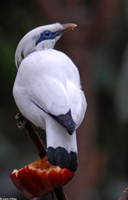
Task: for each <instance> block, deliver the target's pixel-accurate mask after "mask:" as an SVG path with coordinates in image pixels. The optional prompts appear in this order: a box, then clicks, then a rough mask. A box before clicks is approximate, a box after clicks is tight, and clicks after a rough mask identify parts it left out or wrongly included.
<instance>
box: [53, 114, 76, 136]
mask: <svg viewBox="0 0 128 200" xmlns="http://www.w3.org/2000/svg"><path fill="white" fill-rule="evenodd" d="M50 116H51V117H53V118H54V119H55V120H56V121H57V122H58V123H59V124H61V125H62V126H63V127H64V128H66V129H67V131H68V133H69V134H70V135H72V134H73V133H74V131H75V129H76V123H75V122H74V121H73V119H72V115H71V110H69V111H68V112H67V113H66V114H62V115H58V116H55V115H52V114H50Z"/></svg>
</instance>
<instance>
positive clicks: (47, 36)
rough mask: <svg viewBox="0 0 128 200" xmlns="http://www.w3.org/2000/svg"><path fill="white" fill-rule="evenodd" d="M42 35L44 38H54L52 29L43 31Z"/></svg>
mask: <svg viewBox="0 0 128 200" xmlns="http://www.w3.org/2000/svg"><path fill="white" fill-rule="evenodd" d="M42 36H43V39H45V40H46V39H52V33H51V31H44V32H43V33H42Z"/></svg>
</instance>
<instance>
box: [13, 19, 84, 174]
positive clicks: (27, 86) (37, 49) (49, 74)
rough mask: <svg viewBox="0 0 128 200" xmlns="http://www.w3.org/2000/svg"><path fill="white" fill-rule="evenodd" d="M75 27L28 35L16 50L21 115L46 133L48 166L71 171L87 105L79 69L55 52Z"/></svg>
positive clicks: (49, 28)
mask: <svg viewBox="0 0 128 200" xmlns="http://www.w3.org/2000/svg"><path fill="white" fill-rule="evenodd" d="M75 27H76V25H75V24H71V23H67V24H60V23H55V24H50V25H45V26H40V27H38V28H35V29H33V30H32V31H30V32H28V33H27V34H26V35H25V36H24V37H23V38H22V40H21V41H20V43H19V44H18V47H17V49H16V53H15V63H16V66H17V69H18V71H17V76H16V79H15V83H14V87H13V96H14V99H15V102H16V104H17V107H18V108H19V110H20V112H21V113H22V115H23V116H24V117H25V118H26V119H28V120H29V121H31V122H32V123H33V124H34V125H36V126H38V127H40V128H42V129H44V130H46V143H47V156H48V160H49V162H50V163H51V164H52V165H59V166H60V167H61V168H68V169H69V170H70V171H75V170H76V169H77V166H78V160H77V159H78V158H77V139H76V129H77V128H78V127H79V125H80V124H81V122H82V121H83V119H84V115H85V111H86V107H87V103H86V99H85V95H84V93H83V91H82V89H81V83H80V76H79V71H78V69H77V67H76V66H75V64H74V63H73V62H72V60H71V59H70V58H69V57H68V56H67V55H65V54H64V53H62V52H60V51H57V50H54V49H53V48H54V45H55V44H56V42H57V40H58V39H59V38H60V37H61V35H62V34H63V33H64V32H65V31H67V30H70V29H73V28H75Z"/></svg>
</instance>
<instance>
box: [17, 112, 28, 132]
mask: <svg viewBox="0 0 128 200" xmlns="http://www.w3.org/2000/svg"><path fill="white" fill-rule="evenodd" d="M15 118H16V119H17V126H18V128H20V129H21V128H24V127H25V125H26V123H27V119H25V118H24V116H23V115H22V114H21V113H20V112H19V113H18V114H17V115H16V117H15Z"/></svg>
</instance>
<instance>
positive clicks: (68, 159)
mask: <svg viewBox="0 0 128 200" xmlns="http://www.w3.org/2000/svg"><path fill="white" fill-rule="evenodd" d="M46 127H47V128H46V137H47V138H46V139H47V156H48V160H49V162H50V163H51V164H52V165H59V166H60V167H61V168H67V169H69V170H70V171H72V172H74V171H76V169H77V167H78V158H77V141H76V132H75V131H74V133H73V134H72V135H69V133H68V131H67V130H66V129H65V128H63V127H62V126H61V125H60V124H58V122H56V121H55V120H52V122H51V123H49V124H48V126H46Z"/></svg>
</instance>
